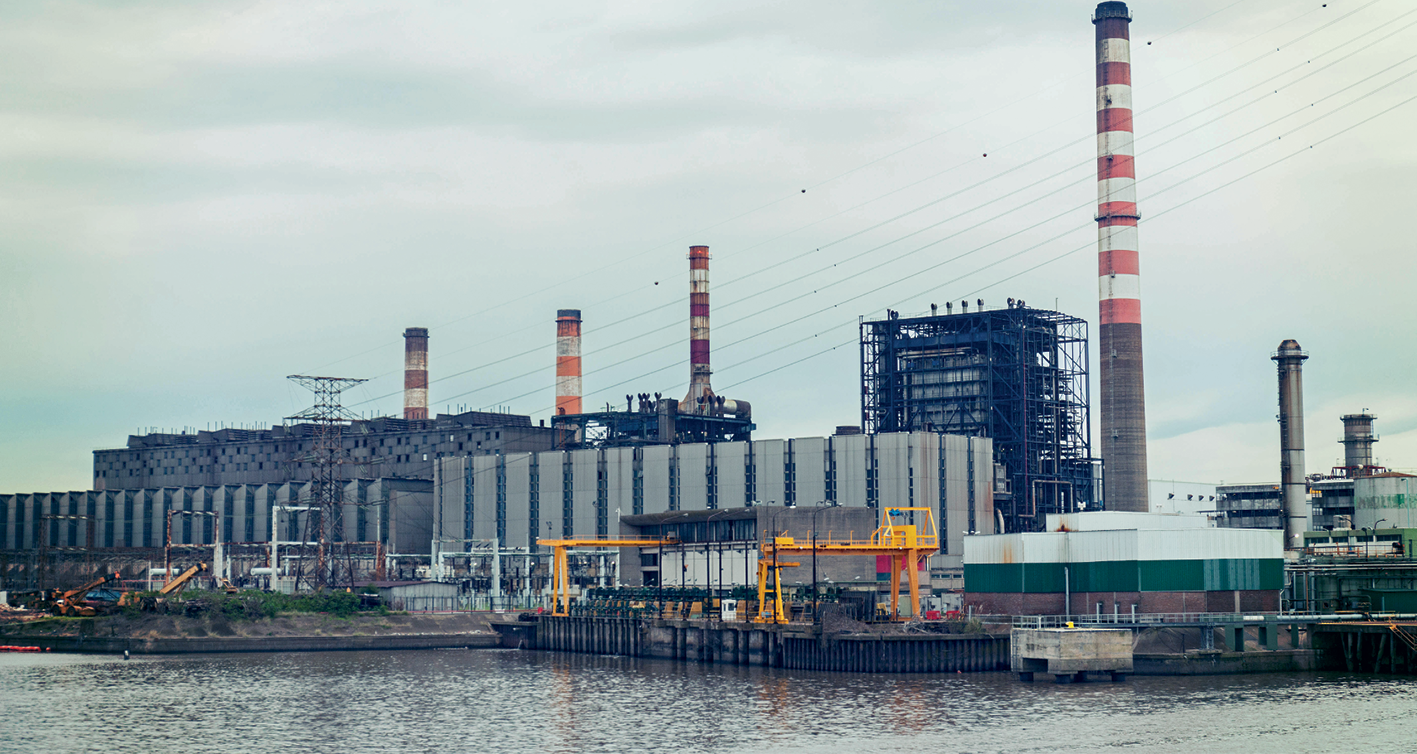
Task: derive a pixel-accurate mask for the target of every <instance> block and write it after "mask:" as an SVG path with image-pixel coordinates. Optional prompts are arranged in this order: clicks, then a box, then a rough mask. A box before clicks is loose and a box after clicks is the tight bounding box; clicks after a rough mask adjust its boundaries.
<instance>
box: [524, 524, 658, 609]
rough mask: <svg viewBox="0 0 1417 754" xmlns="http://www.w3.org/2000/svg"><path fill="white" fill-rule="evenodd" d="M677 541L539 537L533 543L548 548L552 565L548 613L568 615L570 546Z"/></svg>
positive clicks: (569, 600)
mask: <svg viewBox="0 0 1417 754" xmlns="http://www.w3.org/2000/svg"><path fill="white" fill-rule="evenodd" d="M677 541H678V540H674V539H664V538H662V537H567V538H564V539H538V540H536V544H538V545H541V546H545V547H550V548H551V552H552V557H553V560H552V567H551V599H552V600H553V601H552V603H551V614H552V615H560V616H565V615H570V614H571V613H570V610H571V587H570V581H571V579H570V573H568V570H567V567H566V551H567V550H569V549H572V548H580V547H594V548H597V549H604V548H607V547H659V546H662V545H667V544H673V543H675V542H677Z"/></svg>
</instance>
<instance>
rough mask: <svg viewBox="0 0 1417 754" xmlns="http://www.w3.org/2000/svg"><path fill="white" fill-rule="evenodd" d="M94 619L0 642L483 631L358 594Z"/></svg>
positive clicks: (166, 608)
mask: <svg viewBox="0 0 1417 754" xmlns="http://www.w3.org/2000/svg"><path fill="white" fill-rule="evenodd" d="M157 607H158V611H157V612H148V611H143V610H141V609H139V608H138V607H136V606H129V607H126V608H123V609H120V610H119V611H118V612H117V613H115V614H113V615H105V616H99V617H94V618H57V617H56V618H45V619H40V620H30V621H25V622H23V623H18V622H11V623H4V624H0V636H79V635H87V636H94V637H110V636H112V637H127V638H134V639H162V638H205V637H243V638H259V637H263V636H271V637H277V636H372V635H389V634H453V633H470V632H474V631H487V630H488V628H487V618H486V616H485V615H483V614H475V613H474V614H469V613H458V614H449V615H422V614H415V615H409V614H404V613H394V612H389V611H388V610H385V609H384V608H383V607H381V606H380V607H373V608H361V605H360V598H359V595H357V594H350V593H348V592H327V593H323V594H302V595H293V596H292V595H285V594H272V593H268V592H257V591H246V592H239V593H237V594H225V593H223V592H190V593H187V594H184V595H182V596H181V597H178V598H176V599H172V600H169V601H168V602H166V603H164V604H161V605H158V606H157Z"/></svg>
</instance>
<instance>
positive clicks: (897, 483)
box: [876, 432, 912, 507]
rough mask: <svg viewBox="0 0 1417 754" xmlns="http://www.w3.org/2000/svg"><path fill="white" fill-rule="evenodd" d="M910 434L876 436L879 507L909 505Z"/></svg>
mask: <svg viewBox="0 0 1417 754" xmlns="http://www.w3.org/2000/svg"><path fill="white" fill-rule="evenodd" d="M910 439H911V438H910V433H909V432H888V433H885V434H880V435H876V462H877V468H879V470H880V490H881V497H880V502H881V505H882V506H883V507H884V506H897V505H898V506H908V505H910V504H911V502H912V501H911V498H912V495H911V485H910Z"/></svg>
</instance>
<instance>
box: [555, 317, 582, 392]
mask: <svg viewBox="0 0 1417 754" xmlns="http://www.w3.org/2000/svg"><path fill="white" fill-rule="evenodd" d="M556 413H557V414H579V413H581V310H580V309H557V310H556Z"/></svg>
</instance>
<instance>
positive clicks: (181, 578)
mask: <svg viewBox="0 0 1417 754" xmlns="http://www.w3.org/2000/svg"><path fill="white" fill-rule="evenodd" d="M206 570H207V564H206V563H198V564H196V565H194V566H192V567H191V568H188V569H187V570H185V571H183V572H182V573H180V574H178V575H177V578H175V579H173V580H171V581H169V582H167V583H166V584H165V585H163V587H162V588H161V589H159V590H157V595H158V596H159V597H171V596H173V595H175V594H181V593H182V590H183V589H186V588H187V585H188V584H190V583H191V582H192V579H194V578H196V577H197V574H199V573H202V572H204V571H206Z"/></svg>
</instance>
